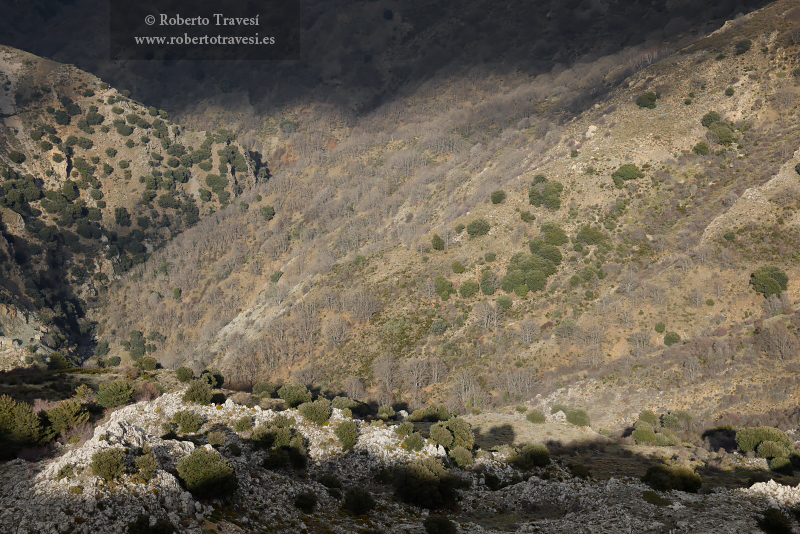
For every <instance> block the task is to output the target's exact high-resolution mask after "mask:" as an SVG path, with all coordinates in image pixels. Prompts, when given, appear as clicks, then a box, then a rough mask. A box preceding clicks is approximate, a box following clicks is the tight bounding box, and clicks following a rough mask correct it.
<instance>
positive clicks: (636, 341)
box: [628, 330, 650, 354]
mask: <svg viewBox="0 0 800 534" xmlns="http://www.w3.org/2000/svg"><path fill="white" fill-rule="evenodd" d="M628 341H629V342H630V344H631V346H632V347H633V351H634V353H636V354H642V353H644V352H646V351H647V349H648V348H649V347H650V332H649V331H647V330H639V331H638V332H634V333H633V334H631V337H629V338H628Z"/></svg>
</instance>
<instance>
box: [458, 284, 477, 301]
mask: <svg viewBox="0 0 800 534" xmlns="http://www.w3.org/2000/svg"><path fill="white" fill-rule="evenodd" d="M478 290H480V285H478V282H476V281H474V280H465V281H464V282H463V283H462V284H461V287H459V292H460V293H461V297H462V298H465V299H468V298H472V297H474V296H475V295H477V294H478Z"/></svg>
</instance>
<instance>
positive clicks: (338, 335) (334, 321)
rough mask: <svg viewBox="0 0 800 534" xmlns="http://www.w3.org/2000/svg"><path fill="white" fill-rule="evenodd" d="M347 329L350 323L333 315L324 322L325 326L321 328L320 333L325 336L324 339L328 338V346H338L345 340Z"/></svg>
mask: <svg viewBox="0 0 800 534" xmlns="http://www.w3.org/2000/svg"><path fill="white" fill-rule="evenodd" d="M349 329H350V323H348V322H347V320H345V319H344V318H343V317H341V316H339V315H334V316H333V317H328V318H327V319H326V320H325V326H324V327H323V329H322V331H323V333H324V334H325V337H327V338H328V342H329V343H330V344H332V345H338V344H339V343H341V342H342V341H344V340H345V339H347V331H348V330H349Z"/></svg>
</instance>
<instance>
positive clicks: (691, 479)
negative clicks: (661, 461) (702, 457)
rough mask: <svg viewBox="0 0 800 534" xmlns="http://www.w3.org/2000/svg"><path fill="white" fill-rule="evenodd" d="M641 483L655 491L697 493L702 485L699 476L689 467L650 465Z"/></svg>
mask: <svg viewBox="0 0 800 534" xmlns="http://www.w3.org/2000/svg"><path fill="white" fill-rule="evenodd" d="M642 482H644V483H645V484H647V485H648V486H650V487H651V488H653V489H654V490H657V491H670V490H678V491H685V492H688V493H697V490H699V489H700V486H701V485H702V484H703V481H702V479H701V478H700V475H698V474H697V473H695V472H694V471H692V469H691V468H689V467H684V466H668V465H652V466H650V467H648V468H647V472H646V473H645V474H644V476H643V477H642Z"/></svg>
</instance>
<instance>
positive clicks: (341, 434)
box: [333, 421, 358, 449]
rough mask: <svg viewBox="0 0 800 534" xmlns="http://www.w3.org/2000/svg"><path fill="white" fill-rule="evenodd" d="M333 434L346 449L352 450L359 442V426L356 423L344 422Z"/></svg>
mask: <svg viewBox="0 0 800 534" xmlns="http://www.w3.org/2000/svg"><path fill="white" fill-rule="evenodd" d="M333 432H334V434H336V437H337V438H338V439H339V441H340V442H341V443H342V447H344V448H345V449H352V448H353V447H354V446H355V444H356V440H358V426H356V423H355V421H342V422H341V423H339V424H338V425H336V429H335V430H334V431H333Z"/></svg>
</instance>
